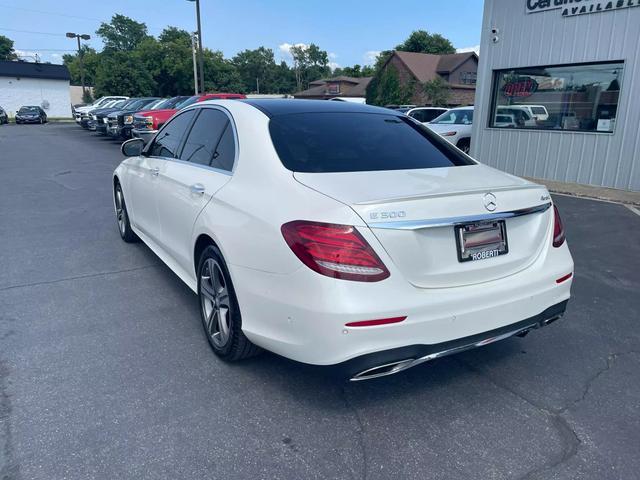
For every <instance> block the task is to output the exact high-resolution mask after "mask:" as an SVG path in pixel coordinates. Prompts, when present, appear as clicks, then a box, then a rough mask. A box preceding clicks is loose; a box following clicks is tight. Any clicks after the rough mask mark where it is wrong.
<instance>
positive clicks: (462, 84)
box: [382, 51, 478, 106]
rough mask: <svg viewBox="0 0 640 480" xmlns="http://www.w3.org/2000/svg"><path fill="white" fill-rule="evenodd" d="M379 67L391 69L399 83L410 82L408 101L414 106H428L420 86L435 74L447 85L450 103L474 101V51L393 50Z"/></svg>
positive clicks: (475, 65) (475, 74)
mask: <svg viewBox="0 0 640 480" xmlns="http://www.w3.org/2000/svg"><path fill="white" fill-rule="evenodd" d="M382 68H383V70H384V69H387V68H393V69H395V70H396V71H397V72H398V76H399V79H400V83H401V84H402V85H407V84H408V83H410V82H411V81H413V82H414V94H413V96H412V98H411V101H410V103H413V104H415V105H430V100H429V99H428V98H427V96H426V95H425V93H424V91H423V88H422V85H423V84H424V83H425V82H428V81H430V80H433V79H435V78H437V77H439V78H441V79H442V80H444V81H446V82H447V83H449V85H450V87H451V90H450V95H449V105H450V106H460V105H473V103H474V100H475V92H476V77H477V72H478V55H476V54H475V53H474V52H467V53H453V54H450V55H431V54H428V53H414V52H399V51H395V52H393V54H392V55H391V56H390V57H389V58H388V59H387V61H386V62H385V64H384V66H383V67H382Z"/></svg>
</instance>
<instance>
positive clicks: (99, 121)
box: [74, 93, 245, 142]
mask: <svg viewBox="0 0 640 480" xmlns="http://www.w3.org/2000/svg"><path fill="white" fill-rule="evenodd" d="M216 98H217V99H221V98H226V99H234V98H245V96H244V95H241V94H237V93H204V94H199V95H193V96H186V95H180V96H177V97H172V98H159V97H138V98H129V97H124V96H110V97H101V98H99V99H97V100H96V101H95V102H94V103H93V104H91V105H87V106H83V107H78V108H76V109H75V111H74V118H75V121H76V123H78V124H79V125H80V126H81V127H82V128H84V129H87V130H89V131H93V132H96V133H99V134H101V135H107V136H109V137H112V138H114V139H120V140H125V139H128V138H132V137H139V138H142V139H143V140H145V142H146V141H148V140H149V139H150V138H151V137H152V136H153V135H155V133H156V132H157V131H158V129H159V128H160V127H161V126H162V125H164V123H165V122H166V121H167V120H169V119H170V118H171V117H172V116H173V115H174V114H175V113H176V112H177V111H178V110H180V109H182V108H184V107H186V106H189V105H192V104H194V103H196V102H202V101H204V100H211V99H216Z"/></svg>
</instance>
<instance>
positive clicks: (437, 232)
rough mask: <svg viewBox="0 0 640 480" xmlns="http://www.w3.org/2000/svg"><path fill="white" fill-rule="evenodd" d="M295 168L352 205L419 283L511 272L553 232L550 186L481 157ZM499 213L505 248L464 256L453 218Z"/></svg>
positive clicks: (472, 280) (452, 282) (474, 219)
mask: <svg viewBox="0 0 640 480" xmlns="http://www.w3.org/2000/svg"><path fill="white" fill-rule="evenodd" d="M294 176H295V178H296V179H297V180H298V181H299V182H300V183H302V184H304V185H306V186H308V187H309V188H312V189H314V190H317V191H319V192H321V193H323V194H325V195H328V196H330V197H332V198H334V199H336V200H338V201H340V202H342V203H345V204H347V205H349V206H350V207H351V208H352V209H353V210H355V211H356V213H358V215H359V216H360V217H361V218H362V220H363V221H364V223H365V224H366V225H367V226H368V227H369V228H370V229H371V231H372V232H373V233H374V234H375V236H376V237H377V238H378V240H379V241H380V243H381V245H382V247H383V248H384V249H385V250H386V252H387V253H388V254H389V256H390V257H391V259H392V260H393V262H394V263H395V265H396V266H397V267H398V269H399V270H400V271H401V272H402V274H403V275H404V276H405V278H406V279H407V280H408V281H409V282H410V283H412V284H413V285H415V286H417V287H422V288H444V287H452V286H461V285H470V284H477V283H482V282H487V281H491V280H495V279H498V278H502V277H506V276H508V275H512V274H514V273H517V272H518V271H521V270H523V269H525V268H527V267H528V266H529V265H531V263H532V262H534V261H535V259H536V258H537V257H538V256H539V255H540V254H541V252H542V251H543V248H544V245H545V239H546V238H547V237H548V236H549V235H550V231H549V229H550V226H551V223H552V222H551V219H550V215H552V209H549V208H548V207H549V206H550V204H551V200H550V197H549V194H548V192H547V190H546V188H545V187H544V186H541V185H536V184H534V183H531V182H528V181H526V180H523V179H520V178H518V177H514V176H512V175H509V174H506V173H503V172H500V171H498V170H495V169H492V168H490V167H486V166H484V165H469V166H458V167H445V168H431V169H420V170H395V171H378V172H346V173H295V174H294ZM485 204H488V205H487V206H485ZM498 220H500V221H504V222H505V227H506V243H507V246H508V252H507V253H506V254H504V255H499V256H495V257H491V258H485V259H482V260H476V261H460V259H459V255H458V251H459V248H460V247H459V245H458V242H457V240H456V236H459V233H458V232H456V227H455V226H456V225H461V224H478V222H480V223H482V224H483V225H486V222H488V221H492V222H493V221H498Z"/></svg>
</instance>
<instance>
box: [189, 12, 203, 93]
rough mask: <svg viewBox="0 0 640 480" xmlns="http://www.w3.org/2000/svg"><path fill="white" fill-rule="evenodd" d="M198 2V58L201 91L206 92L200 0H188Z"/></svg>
mask: <svg viewBox="0 0 640 480" xmlns="http://www.w3.org/2000/svg"><path fill="white" fill-rule="evenodd" d="M187 1H188V2H194V1H195V3H196V21H197V23H198V49H199V53H198V59H199V62H198V63H199V64H200V92H201V93H204V51H203V50H202V26H201V25H200V0H187Z"/></svg>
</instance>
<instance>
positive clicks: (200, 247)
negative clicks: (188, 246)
mask: <svg viewBox="0 0 640 480" xmlns="http://www.w3.org/2000/svg"><path fill="white" fill-rule="evenodd" d="M210 245H212V246H214V247H216V248H217V249H218V250H220V247H219V246H218V244H217V243H216V242H215V240H213V238H211V237H210V236H209V235H207V234H206V233H201V234H200V235H199V236H198V238H197V239H196V243H195V244H194V246H193V271H194V272H195V275H196V277H197V275H198V264H199V263H200V257H201V256H202V252H204V250H205V249H206V248H207V247H208V246H210Z"/></svg>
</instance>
